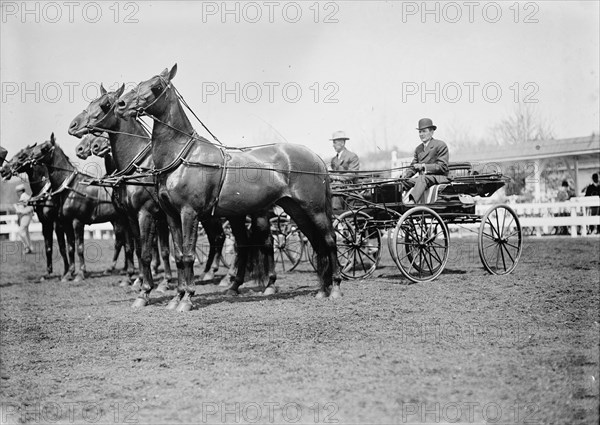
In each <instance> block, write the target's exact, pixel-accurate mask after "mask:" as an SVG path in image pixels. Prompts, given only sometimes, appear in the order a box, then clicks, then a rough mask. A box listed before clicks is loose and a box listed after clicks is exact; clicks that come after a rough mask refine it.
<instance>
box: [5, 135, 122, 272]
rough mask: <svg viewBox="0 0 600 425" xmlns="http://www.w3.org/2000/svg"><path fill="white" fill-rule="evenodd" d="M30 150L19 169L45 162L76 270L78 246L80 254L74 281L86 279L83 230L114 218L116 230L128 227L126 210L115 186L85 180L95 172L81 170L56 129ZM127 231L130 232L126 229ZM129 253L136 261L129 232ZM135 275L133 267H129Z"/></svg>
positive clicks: (71, 262)
mask: <svg viewBox="0 0 600 425" xmlns="http://www.w3.org/2000/svg"><path fill="white" fill-rule="evenodd" d="M26 151H27V158H24V159H23V160H21V161H18V162H17V163H15V170H16V171H17V172H22V171H23V170H25V169H26V168H28V167H31V166H35V165H39V164H42V165H45V166H46V168H47V169H48V177H49V180H50V183H51V187H52V195H53V196H54V195H55V196H57V200H58V202H57V205H58V220H59V221H60V223H61V224H62V227H63V230H64V231H65V234H66V236H67V243H68V245H69V260H70V261H69V270H70V273H71V274H72V273H75V254H74V253H75V249H77V255H78V257H79V270H77V272H76V276H75V279H74V281H75V282H81V281H83V280H84V279H85V273H86V267H85V258H84V240H83V231H84V226H85V225H86V224H92V223H103V222H106V221H110V222H112V224H113V226H114V227H115V232H116V231H117V230H118V229H124V230H126V229H127V226H126V225H125V223H124V222H123V218H122V212H121V211H119V209H118V208H117V207H116V206H115V205H114V203H113V201H112V199H113V197H112V190H111V189H109V188H99V187H96V186H91V185H88V184H86V183H85V181H86V180H89V179H93V177H92V176H89V175H86V174H83V173H81V172H79V171H78V170H77V169H76V168H75V167H74V166H73V164H71V161H70V160H69V158H68V157H67V155H66V154H65V153H64V152H63V150H62V149H61V148H60V147H59V146H58V145H57V144H56V139H55V138H54V133H52V135H51V136H50V140H47V141H45V142H43V143H41V144H39V145H34V146H32V147H31V148H30V149H28V150H26ZM125 233H126V235H127V232H125ZM126 241H127V242H126V244H125V255H126V256H127V258H128V264H129V265H130V267H131V265H132V264H133V250H132V247H131V241H130V237H129V236H126ZM128 274H129V275H130V276H131V274H133V270H132V269H130V270H128Z"/></svg>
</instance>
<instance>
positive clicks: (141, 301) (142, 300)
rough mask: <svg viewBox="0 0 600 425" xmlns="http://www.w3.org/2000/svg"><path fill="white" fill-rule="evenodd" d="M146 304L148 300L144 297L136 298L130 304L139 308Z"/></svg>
mask: <svg viewBox="0 0 600 425" xmlns="http://www.w3.org/2000/svg"><path fill="white" fill-rule="evenodd" d="M147 305H148V300H147V299H146V298H141V297H140V298H136V299H135V301H134V302H133V304H131V307H132V308H140V307H146V306H147Z"/></svg>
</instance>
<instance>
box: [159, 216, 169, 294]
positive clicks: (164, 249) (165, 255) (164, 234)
mask: <svg viewBox="0 0 600 425" xmlns="http://www.w3.org/2000/svg"><path fill="white" fill-rule="evenodd" d="M155 225H156V230H157V232H156V233H157V234H158V240H159V243H160V255H161V257H162V263H163V268H164V271H165V275H164V277H163V280H162V282H161V283H160V284H159V285H158V287H159V288H161V289H164V290H165V291H166V290H167V289H169V283H170V282H171V280H173V273H172V272H171V259H170V258H169V256H170V255H171V253H170V249H169V228H168V227H167V223H166V221H165V220H157V221H156V222H155ZM156 291H157V292H159V290H158V288H157V289H156Z"/></svg>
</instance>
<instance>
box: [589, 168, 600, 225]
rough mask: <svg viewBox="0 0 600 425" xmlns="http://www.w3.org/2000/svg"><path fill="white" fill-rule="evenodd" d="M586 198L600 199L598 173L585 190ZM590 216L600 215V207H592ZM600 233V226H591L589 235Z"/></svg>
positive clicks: (593, 175)
mask: <svg viewBox="0 0 600 425" xmlns="http://www.w3.org/2000/svg"><path fill="white" fill-rule="evenodd" d="M585 196H599V197H600V183H598V173H594V174H592V183H590V184H589V185H588V186H587V187H586V188H585ZM590 215H600V207H591V208H590ZM594 228H595V230H596V233H600V228H598V226H590V230H589V233H594Z"/></svg>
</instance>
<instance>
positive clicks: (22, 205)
mask: <svg viewBox="0 0 600 425" xmlns="http://www.w3.org/2000/svg"><path fill="white" fill-rule="evenodd" d="M15 190H16V192H17V196H18V197H19V202H17V203H16V204H15V210H17V216H18V224H19V233H18V235H19V239H21V242H22V243H23V248H24V252H25V254H31V253H32V252H33V250H32V249H31V238H30V237H29V224H30V223H31V219H32V217H33V207H32V206H31V205H27V201H29V199H30V198H31V196H29V195H28V194H27V192H25V186H24V185H22V184H20V185H18V186H17V187H16V188H15Z"/></svg>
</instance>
